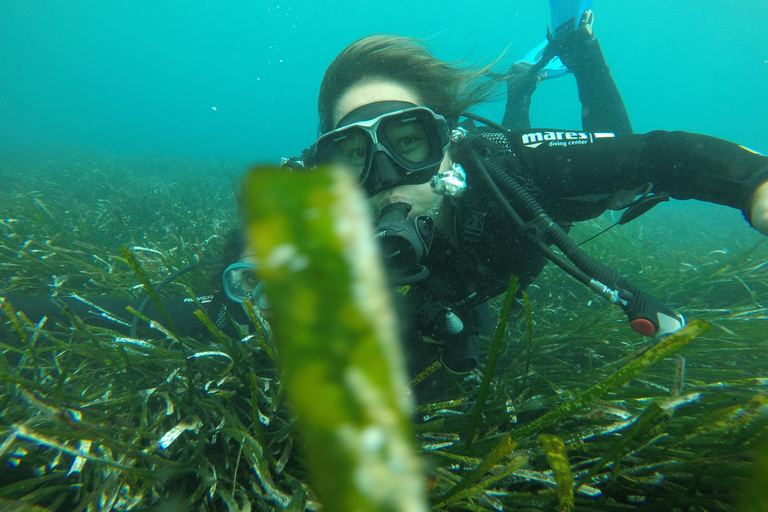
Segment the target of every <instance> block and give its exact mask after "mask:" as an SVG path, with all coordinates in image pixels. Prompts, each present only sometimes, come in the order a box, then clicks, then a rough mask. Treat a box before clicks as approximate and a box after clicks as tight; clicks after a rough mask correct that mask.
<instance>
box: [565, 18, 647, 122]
mask: <svg viewBox="0 0 768 512" xmlns="http://www.w3.org/2000/svg"><path fill="white" fill-rule="evenodd" d="M550 44H556V45H557V46H556V47H555V48H553V50H554V53H555V55H557V56H558V57H560V60H561V61H563V64H565V65H566V66H567V67H568V69H569V70H570V71H571V72H573V75H574V77H575V78H576V86H577V87H578V90H579V101H581V125H582V127H583V129H584V130H586V131H605V132H608V131H610V132H614V133H621V134H627V133H632V124H631V123H630V122H629V115H628V114H627V109H626V107H625V106H624V101H623V100H622V99H621V94H619V89H618V88H617V87H616V83H615V82H614V81H613V77H612V76H611V71H610V69H609V68H608V64H606V62H605V57H604V56H603V51H602V49H601V48H600V43H598V42H597V39H592V36H591V35H590V34H589V33H588V32H587V31H586V30H574V31H573V32H571V33H570V34H568V35H567V36H565V37H563V38H562V39H556V40H555V41H553V42H550Z"/></svg>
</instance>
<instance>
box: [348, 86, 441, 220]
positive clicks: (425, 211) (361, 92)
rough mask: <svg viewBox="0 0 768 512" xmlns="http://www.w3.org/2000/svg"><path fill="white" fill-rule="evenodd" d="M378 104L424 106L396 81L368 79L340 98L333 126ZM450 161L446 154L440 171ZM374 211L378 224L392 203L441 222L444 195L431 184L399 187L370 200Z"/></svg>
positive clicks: (405, 87) (351, 88)
mask: <svg viewBox="0 0 768 512" xmlns="http://www.w3.org/2000/svg"><path fill="white" fill-rule="evenodd" d="M379 101H405V102H408V103H413V104H414V105H423V104H424V103H423V102H422V101H421V99H420V98H419V97H418V95H417V94H416V93H415V92H414V91H413V90H412V89H411V88H410V87H407V86H405V85H402V84H400V83H397V82H393V81H387V80H369V81H363V82H358V83H357V84H355V85H353V86H352V87H350V88H349V89H347V91H346V92H345V93H344V94H342V95H341V97H340V98H339V100H338V101H337V102H336V106H335V108H334V109H333V125H334V126H336V125H337V124H338V123H339V121H340V120H341V119H343V118H344V116H346V115H347V114H349V113H350V112H352V111H353V110H355V109H357V108H360V107H362V106H363V105H368V104H369V103H375V102H379ZM451 163H452V162H451V159H450V157H449V156H448V154H447V153H446V155H445V157H444V158H443V161H442V163H441V164H440V170H443V169H447V168H448V167H450V165H451ZM368 201H369V204H370V206H371V209H372V210H373V215H374V220H375V221H378V219H379V215H380V214H381V210H382V209H384V208H385V207H386V206H388V205H390V204H392V203H406V204H408V205H410V206H411V211H410V212H409V213H408V216H409V217H416V216H419V215H430V216H432V217H434V218H435V220H436V221H438V218H437V217H438V213H439V212H440V206H441V205H442V203H443V196H442V195H441V194H438V193H437V192H435V190H434V189H433V188H432V187H431V186H430V184H429V183H420V184H418V185H400V186H396V187H393V188H390V189H386V190H382V191H381V192H379V193H377V194H375V195H373V196H371V197H370V198H368Z"/></svg>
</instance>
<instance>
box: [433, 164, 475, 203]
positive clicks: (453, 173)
mask: <svg viewBox="0 0 768 512" xmlns="http://www.w3.org/2000/svg"><path fill="white" fill-rule="evenodd" d="M429 184H430V185H431V186H432V188H433V189H435V192H437V193H438V194H443V195H446V196H450V197H461V195H462V194H463V193H464V191H465V190H466V189H467V173H466V172H464V168H463V167H461V164H458V163H456V162H454V163H452V164H451V166H450V167H449V168H448V169H446V170H444V171H440V172H438V173H437V174H435V175H434V176H432V179H431V180H429Z"/></svg>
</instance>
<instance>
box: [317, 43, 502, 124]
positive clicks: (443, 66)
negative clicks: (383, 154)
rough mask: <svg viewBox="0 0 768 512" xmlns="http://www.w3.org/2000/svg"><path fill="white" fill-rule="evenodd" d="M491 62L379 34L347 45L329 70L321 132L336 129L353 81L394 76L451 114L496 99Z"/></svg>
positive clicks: (323, 87) (323, 93)
mask: <svg viewBox="0 0 768 512" xmlns="http://www.w3.org/2000/svg"><path fill="white" fill-rule="evenodd" d="M493 64H494V63H491V64H489V65H487V66H483V67H478V66H471V65H470V66H465V65H464V64H463V62H462V61H458V62H445V61H442V60H440V59H438V58H436V57H435V56H434V55H432V53H431V52H430V51H429V50H428V49H427V48H426V47H425V46H424V43H423V42H421V41H419V40H418V39H414V38H410V37H404V36H396V35H388V34H373V35H370V36H366V37H363V38H362V39H358V40H357V41H355V42H353V43H352V44H350V45H349V46H347V47H346V48H345V49H344V50H342V52H341V53H340V54H339V55H338V56H337V57H336V58H335V59H334V60H333V62H331V65H330V66H328V69H327V70H326V71H325V76H324V77H323V82H322V84H321V85H320V95H319V97H318V99H317V110H318V114H319V117H320V125H319V131H320V133H326V132H328V131H330V130H332V129H333V110H334V107H335V106H336V103H337V102H338V100H339V98H340V97H341V96H342V95H343V94H344V93H345V92H346V91H347V90H348V89H349V88H350V87H352V86H353V85H355V84H357V83H359V82H361V81H363V80H368V79H384V80H391V81H394V82H397V83H400V84H403V85H405V86H408V87H410V88H411V89H413V90H414V92H415V93H416V94H417V96H418V97H419V98H421V99H422V101H424V106H426V107H428V108H430V109H432V110H434V111H435V112H437V113H439V114H442V115H444V116H446V117H447V118H458V116H459V114H461V113H462V112H464V111H465V110H467V109H468V108H470V107H472V106H474V105H477V104H478V103H483V102H485V101H489V100H491V99H493V98H494V96H495V95H496V92H497V89H498V86H499V85H500V81H499V80H498V75H495V74H494V73H493V72H491V70H490V68H491V66H492V65H493Z"/></svg>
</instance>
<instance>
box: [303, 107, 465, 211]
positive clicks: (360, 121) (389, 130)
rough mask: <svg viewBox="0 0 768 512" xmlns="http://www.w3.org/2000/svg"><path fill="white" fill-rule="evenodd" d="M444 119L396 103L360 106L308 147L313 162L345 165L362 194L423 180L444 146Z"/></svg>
mask: <svg viewBox="0 0 768 512" xmlns="http://www.w3.org/2000/svg"><path fill="white" fill-rule="evenodd" d="M449 136H450V128H449V126H448V122H447V121H446V119H445V117H443V116H441V115H440V114H436V113H435V112H433V111H432V110H430V109H428V108H427V107H419V106H416V105H413V104H412V103H408V102H402V101H380V102H376V103H370V104H368V105H363V106H362V107H360V108H357V109H355V110H353V111H352V112H350V113H349V114H347V115H346V116H345V117H344V118H342V119H341V121H339V124H338V125H337V127H336V129H334V130H333V131H330V132H328V133H326V134H325V135H323V136H322V137H320V138H319V139H318V140H317V142H316V143H315V144H314V146H313V150H314V151H313V153H314V160H315V163H316V164H338V165H340V166H343V167H345V168H347V169H350V170H351V171H352V172H353V173H354V174H355V176H356V177H357V180H358V181H359V182H360V184H361V185H362V186H363V188H364V189H365V190H366V192H367V193H368V195H370V196H372V195H375V194H376V193H378V192H380V191H382V190H386V189H388V188H392V187H394V186H399V185H405V184H418V183H426V182H428V181H429V180H430V178H432V176H434V175H435V173H437V172H438V170H439V168H440V163H441V162H442V160H443V157H444V156H445V152H446V151H447V150H448V147H449V146H450V138H449Z"/></svg>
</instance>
